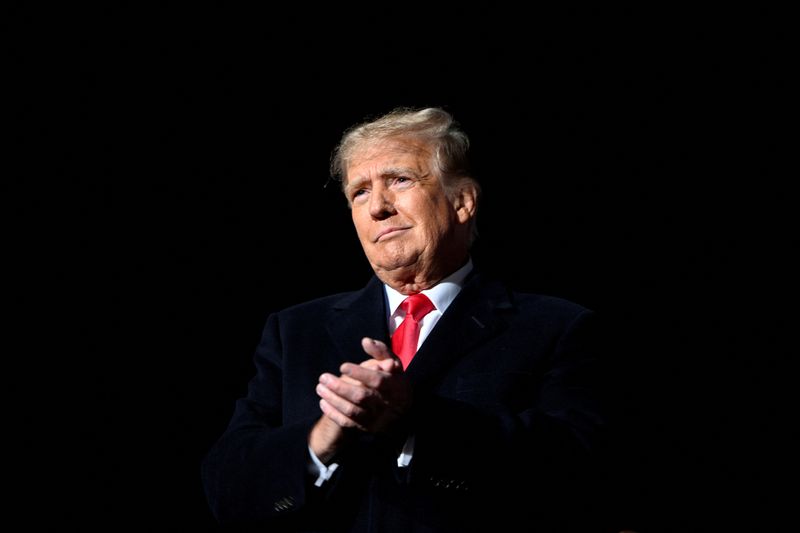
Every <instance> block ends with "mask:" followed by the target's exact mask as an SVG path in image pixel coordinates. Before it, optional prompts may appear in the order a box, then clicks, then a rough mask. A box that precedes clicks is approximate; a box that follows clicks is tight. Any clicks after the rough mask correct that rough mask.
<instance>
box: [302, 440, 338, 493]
mask: <svg viewBox="0 0 800 533" xmlns="http://www.w3.org/2000/svg"><path fill="white" fill-rule="evenodd" d="M308 455H309V457H311V462H310V463H308V472H309V473H310V474H311V475H312V476H316V477H317V479H316V481H314V486H315V487H321V486H322V484H323V483H325V482H326V481H328V480H329V479H330V478H331V476H332V475H333V473H334V472H336V469H337V468H339V464H338V463H331V464H329V465H325V464H323V463H322V461H320V460H319V457H317V454H315V453H314V451H313V450H312V449H311V446H309V447H308Z"/></svg>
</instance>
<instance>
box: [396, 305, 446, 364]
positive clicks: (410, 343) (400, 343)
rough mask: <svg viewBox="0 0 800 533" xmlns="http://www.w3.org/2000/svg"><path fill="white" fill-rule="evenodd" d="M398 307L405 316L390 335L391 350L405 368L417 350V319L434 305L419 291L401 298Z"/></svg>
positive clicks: (434, 307)
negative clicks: (401, 300) (401, 301)
mask: <svg viewBox="0 0 800 533" xmlns="http://www.w3.org/2000/svg"><path fill="white" fill-rule="evenodd" d="M400 307H401V308H402V309H403V310H404V311H405V312H406V317H405V318H404V319H403V322H402V323H401V324H400V326H398V328H397V331H395V332H394V335H392V351H393V352H394V353H395V355H397V357H399V358H400V362H401V363H403V369H406V368H407V367H408V364H409V363H410V362H411V359H412V358H413V357H414V354H415V353H416V352H417V344H418V343H419V321H420V320H422V317H424V316H425V315H427V314H428V313H430V312H431V311H433V310H434V309H436V306H435V305H433V302H431V301H430V300H429V299H428V297H427V296H425V295H424V294H422V293H421V292H420V293H417V294H412V295H411V296H409V297H408V298H406V299H405V300H403V303H401V304H400Z"/></svg>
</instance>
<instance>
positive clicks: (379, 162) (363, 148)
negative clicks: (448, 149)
mask: <svg viewBox="0 0 800 533" xmlns="http://www.w3.org/2000/svg"><path fill="white" fill-rule="evenodd" d="M432 153H433V152H432V149H431V147H430V146H429V145H427V144H425V143H423V142H421V141H419V140H416V139H413V138H408V137H392V138H388V139H377V140H371V141H367V142H365V143H364V144H362V145H360V146H358V147H356V148H355V149H354V150H353V152H352V153H351V154H350V157H349V158H348V163H347V169H346V172H345V182H346V181H348V180H349V179H355V178H364V177H366V176H365V175H364V174H366V173H372V172H378V173H380V172H382V170H383V169H384V168H390V167H394V166H396V165H398V164H402V165H404V166H406V167H411V168H412V169H416V170H420V171H424V170H426V169H427V167H428V165H429V161H430V160H431V155H432ZM352 171H355V174H352Z"/></svg>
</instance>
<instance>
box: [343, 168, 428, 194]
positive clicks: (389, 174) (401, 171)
mask: <svg viewBox="0 0 800 533" xmlns="http://www.w3.org/2000/svg"><path fill="white" fill-rule="evenodd" d="M429 174H430V173H428V172H426V173H425V174H419V171H418V170H415V169H413V168H411V167H388V168H385V169H383V170H382V171H381V174H380V177H381V178H382V179H386V178H396V177H398V176H407V175H412V176H415V177H416V178H425V177H427V176H428V175H429ZM369 181H370V179H369V178H367V177H360V178H356V179H354V180H353V181H351V182H349V183H348V184H347V186H345V188H344V190H345V192H348V193H349V192H350V191H352V190H353V189H360V188H361V187H362V185H363V184H364V183H367V182H369Z"/></svg>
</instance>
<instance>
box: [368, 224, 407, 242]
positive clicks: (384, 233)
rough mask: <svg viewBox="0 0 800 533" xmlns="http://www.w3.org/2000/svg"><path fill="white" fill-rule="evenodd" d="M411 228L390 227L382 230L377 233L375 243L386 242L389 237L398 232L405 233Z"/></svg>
mask: <svg viewBox="0 0 800 533" xmlns="http://www.w3.org/2000/svg"><path fill="white" fill-rule="evenodd" d="M410 227H411V226H392V227H390V228H385V229H382V230H381V231H380V232H378V236H377V237H375V242H380V241H381V240H386V239H388V238H389V237H391V236H393V235H395V234H397V233H398V232H401V231H405V230H407V229H410Z"/></svg>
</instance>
